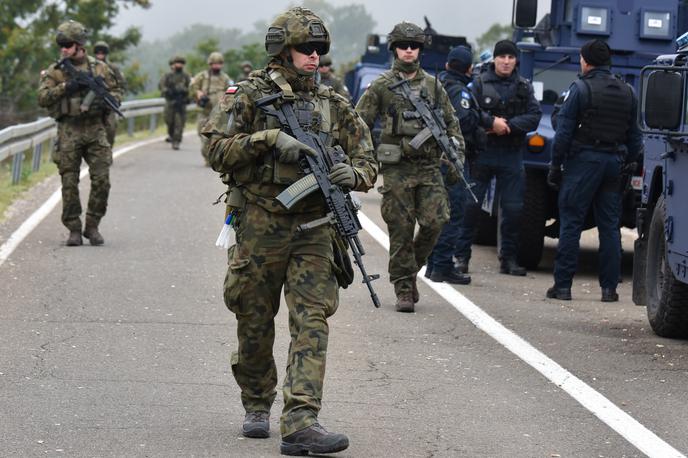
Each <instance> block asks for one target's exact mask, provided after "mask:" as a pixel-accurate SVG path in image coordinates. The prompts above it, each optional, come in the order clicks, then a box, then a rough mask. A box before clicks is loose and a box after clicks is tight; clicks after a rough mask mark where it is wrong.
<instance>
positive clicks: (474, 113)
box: [426, 70, 484, 283]
mask: <svg viewBox="0 0 688 458" xmlns="http://www.w3.org/2000/svg"><path fill="white" fill-rule="evenodd" d="M438 78H439V80H440V81H441V82H442V84H443V86H444V89H445V90H446V91H447V95H449V99H450V100H451V103H452V105H453V106H454V109H455V110H456V116H457V118H458V119H459V124H460V126H461V133H462V134H463V138H464V141H465V143H466V167H465V169H464V173H465V174H466V175H467V174H468V171H469V168H470V163H471V161H472V160H473V159H474V158H475V155H476V154H477V152H478V151H479V150H480V149H482V148H484V145H483V144H482V142H483V140H482V138H483V137H484V131H483V129H482V127H480V125H479V122H480V115H479V111H478V106H477V102H476V101H475V97H474V96H473V94H472V93H471V92H470V90H469V89H468V84H470V82H471V80H472V78H471V77H470V76H468V75H466V74H462V73H459V72H456V71H453V70H447V71H442V72H441V73H440V74H439V75H438ZM481 134H482V135H481ZM446 168H447V166H446V165H444V164H443V165H442V173H443V175H444V174H446ZM447 193H448V195H449V203H450V209H451V216H450V220H449V222H447V223H446V224H445V225H444V227H443V228H442V232H441V233H440V236H439V238H438V239H437V243H436V244H435V247H434V248H433V250H432V254H431V255H430V257H429V258H428V264H427V267H426V276H427V277H429V278H432V277H431V274H432V272H433V271H435V272H437V273H441V274H443V275H444V274H448V273H449V272H450V271H452V270H453V269H454V261H453V259H452V258H453V256H454V255H456V254H457V252H456V242H457V240H458V239H459V234H460V228H461V223H462V220H463V214H464V207H465V205H464V204H465V199H466V194H467V192H466V190H465V189H464V187H463V186H462V185H461V184H459V183H457V184H454V185H450V186H447ZM459 281H460V280H458V281H457V282H459ZM468 282H470V277H467V278H466V277H464V280H463V281H461V283H468Z"/></svg>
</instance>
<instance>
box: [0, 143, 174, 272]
mask: <svg viewBox="0 0 688 458" xmlns="http://www.w3.org/2000/svg"><path fill="white" fill-rule="evenodd" d="M164 138H165V137H156V138H152V139H149V140H144V141H141V142H137V143H133V144H131V145H127V146H124V147H122V148H118V149H117V150H116V151H114V152H113V154H112V157H113V159H116V158H118V157H120V156H121V155H123V154H126V153H128V152H130V151H133V150H135V149H136V148H140V147H142V146H147V145H150V144H151V143H155V142H159V141H160V140H162V139H164ZM87 173H88V167H84V168H83V169H81V173H80V174H79V178H84V177H85V176H86V174H87ZM61 200H62V188H59V189H58V190H57V191H55V192H54V193H53V194H52V195H51V196H50V197H49V198H48V200H46V201H45V202H44V203H43V205H41V206H40V207H39V208H38V210H36V211H35V212H33V213H32V214H31V216H29V217H28V218H27V219H26V221H24V222H23V223H22V225H21V226H19V228H17V230H15V231H14V232H13V233H12V235H10V236H9V238H8V239H7V240H6V241H5V243H3V244H2V246H0V266H2V265H3V264H4V263H5V261H7V259H9V257H10V255H11V254H12V252H13V251H14V250H15V249H16V248H17V247H18V246H19V244H20V243H22V241H23V240H24V239H25V238H26V237H27V236H28V235H29V234H30V233H31V232H32V231H33V230H34V229H36V227H37V226H38V225H39V224H40V223H41V221H43V220H44V219H45V217H46V216H48V215H49V214H50V212H52V211H53V209H54V208H55V207H56V206H57V204H59V203H60V201H61Z"/></svg>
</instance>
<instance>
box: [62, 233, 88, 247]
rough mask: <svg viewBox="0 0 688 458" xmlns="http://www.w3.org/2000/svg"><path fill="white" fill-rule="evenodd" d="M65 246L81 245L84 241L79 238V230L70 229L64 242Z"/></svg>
mask: <svg viewBox="0 0 688 458" xmlns="http://www.w3.org/2000/svg"><path fill="white" fill-rule="evenodd" d="M66 244H67V246H81V245H83V244H84V241H83V240H82V239H81V231H70V232H69V238H68V239H67V242H66Z"/></svg>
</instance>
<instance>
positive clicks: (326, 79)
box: [318, 56, 351, 100]
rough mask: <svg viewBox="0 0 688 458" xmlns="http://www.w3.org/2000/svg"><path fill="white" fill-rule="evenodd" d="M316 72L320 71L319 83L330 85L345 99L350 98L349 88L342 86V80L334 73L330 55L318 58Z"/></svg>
mask: <svg viewBox="0 0 688 458" xmlns="http://www.w3.org/2000/svg"><path fill="white" fill-rule="evenodd" d="M318 73H320V84H324V85H325V86H330V87H331V88H332V89H334V91H335V92H336V93H337V94H339V95H341V96H342V97H344V98H345V99H347V100H350V99H351V96H350V95H349V90H348V89H347V88H346V86H344V83H343V82H342V80H341V79H339V78H338V77H337V75H335V74H334V70H333V69H332V58H331V57H330V56H322V57H321V58H320V65H319V66H318Z"/></svg>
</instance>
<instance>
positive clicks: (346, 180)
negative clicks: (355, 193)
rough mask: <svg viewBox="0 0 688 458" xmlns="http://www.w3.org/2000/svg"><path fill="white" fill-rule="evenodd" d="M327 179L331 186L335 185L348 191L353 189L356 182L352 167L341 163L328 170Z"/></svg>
mask: <svg viewBox="0 0 688 458" xmlns="http://www.w3.org/2000/svg"><path fill="white" fill-rule="evenodd" d="M328 177H329V179H330V181H331V182H332V184H336V185H339V186H341V187H343V188H348V189H353V188H355V187H356V184H357V182H358V179H357V178H356V172H355V171H354V169H353V167H351V166H350V165H349V164H345V163H343V162H340V163H339V164H335V165H333V166H332V168H331V169H330V174H329V175H328Z"/></svg>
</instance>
